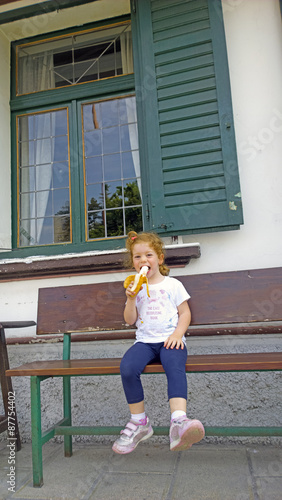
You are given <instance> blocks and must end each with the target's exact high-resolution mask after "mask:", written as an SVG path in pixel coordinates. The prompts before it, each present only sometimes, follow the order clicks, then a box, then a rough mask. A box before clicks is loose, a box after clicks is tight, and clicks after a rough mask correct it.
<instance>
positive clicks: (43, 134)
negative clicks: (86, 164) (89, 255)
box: [17, 109, 71, 247]
mask: <svg viewBox="0 0 282 500" xmlns="http://www.w3.org/2000/svg"><path fill="white" fill-rule="evenodd" d="M17 126H18V138H19V141H18V152H19V154H18V158H19V164H18V171H19V175H18V179H19V246H21V247H23V246H30V245H48V244H53V243H66V242H70V241H71V222H70V180H69V147H68V114H67V109H63V110H58V111H50V112H44V113H36V114H30V115H25V116H18V122H17Z"/></svg>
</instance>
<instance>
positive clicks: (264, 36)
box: [184, 0, 282, 273]
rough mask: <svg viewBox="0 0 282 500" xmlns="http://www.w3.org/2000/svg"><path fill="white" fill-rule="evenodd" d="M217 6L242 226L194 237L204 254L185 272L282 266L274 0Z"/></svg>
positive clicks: (279, 76)
mask: <svg viewBox="0 0 282 500" xmlns="http://www.w3.org/2000/svg"><path fill="white" fill-rule="evenodd" d="M222 4H223V13H224V23H225V32H226V41H227V50H228V59H229V70H230V79H231V90H232V100H233V112H234V120H235V132H236V140H237V149H238V162H239V171H240V182H241V193H242V202H243V211H244V225H243V226H241V229H240V230H239V231H232V232H230V231H227V232H221V233H211V234H203V235H197V241H199V242H200V244H201V252H202V257H201V258H200V259H199V260H196V261H193V262H192V263H191V264H190V265H189V273H204V272H211V271H214V272H215V271H227V270H239V269H254V268H264V267H266V268H268V267H276V266H281V264H282V210H281V201H282V162H281V159H282V94H281V88H282V25H281V14H280V7H279V0H267V1H265V0H223V1H222ZM194 238H195V237H194V236H189V237H186V238H184V241H185V242H191V241H193V239H194Z"/></svg>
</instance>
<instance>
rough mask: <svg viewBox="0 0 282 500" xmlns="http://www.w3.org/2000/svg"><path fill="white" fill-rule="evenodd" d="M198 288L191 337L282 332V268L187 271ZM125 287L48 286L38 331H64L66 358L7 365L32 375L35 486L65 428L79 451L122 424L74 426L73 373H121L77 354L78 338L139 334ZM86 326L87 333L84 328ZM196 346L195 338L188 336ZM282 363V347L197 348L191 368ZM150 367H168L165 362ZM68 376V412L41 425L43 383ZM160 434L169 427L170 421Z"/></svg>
mask: <svg viewBox="0 0 282 500" xmlns="http://www.w3.org/2000/svg"><path fill="white" fill-rule="evenodd" d="M178 279H179V280H180V281H182V282H183V284H184V286H185V287H186V288H187V290H188V291H189V293H190V294H191V297H192V298H191V300H190V306H191V310H192V325H191V327H189V331H188V337H189V336H207V335H217V336H222V335H235V336H236V335H238V334H240V335H242V334H248V335H256V334H269V333H271V334H281V333H282V307H281V303H282V285H281V284H282V268H279V269H269V270H256V271H239V272H230V273H216V274H207V275H196V276H182V277H179V278H178ZM124 304H125V294H124V290H123V286H122V283H121V282H114V283H103V284H87V285H74V286H60V287H56V288H42V289H40V290H39V298H38V322H37V334H38V335H42V336H47V335H50V334H63V337H64V339H63V359H62V360H61V361H60V360H50V361H35V362H32V363H27V364H24V365H22V366H20V367H18V368H12V369H10V370H7V372H6V373H7V375H8V376H30V377H31V421H32V422H31V423H32V459H33V481H34V486H41V485H42V484H43V471H42V445H43V444H44V443H46V442H47V441H48V440H49V439H51V438H52V437H54V436H55V435H64V446H65V455H66V456H71V454H72V435H79V434H84V435H86V434H91V435H98V434H118V433H119V432H120V430H121V427H85V426H84V427H83V426H82V427H78V426H72V416H71V387H70V377H71V376H74V375H81V376H83V375H115V374H119V365H120V359H118V358H106V359H70V353H71V336H72V340H73V341H76V340H78V339H81V340H84V341H85V340H96V341H98V340H107V341H109V340H112V339H133V338H134V331H132V328H131V329H130V328H129V327H128V325H126V324H125V323H124V319H123V309H124ZM79 332H82V334H81V335H77V334H78V333H79ZM188 350H189V338H188ZM276 370H282V353H281V352H262V353H243V354H209V355H189V356H188V359H187V364H186V371H187V372H190V373H191V372H246V371H276ZM144 373H151V374H155V373H163V367H162V365H161V364H159V363H152V364H150V365H148V366H147V367H146V369H145V370H144ZM49 377H62V378H63V408H64V415H63V418H62V420H61V421H60V422H58V423H57V424H55V425H54V426H52V427H51V428H50V429H48V430H46V431H45V432H42V430H41V399H40V383H41V382H42V381H43V380H45V379H47V378H49ZM205 429H206V435H207V436H211V435H216V436H234V435H236V436H250V435H252V436H282V426H281V427H270V428H269V427H268V428H266V427H209V426H207V427H206V428H205ZM154 431H155V434H157V435H163V434H168V427H161V428H156V427H154Z"/></svg>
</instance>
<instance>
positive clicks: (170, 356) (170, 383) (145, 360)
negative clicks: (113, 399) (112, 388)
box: [120, 342, 187, 404]
mask: <svg viewBox="0 0 282 500" xmlns="http://www.w3.org/2000/svg"><path fill="white" fill-rule="evenodd" d="M186 360H187V349H186V346H184V349H175V348H174V349H166V348H165V347H164V343H163V342H158V343H157V344H153V343H152V344H147V343H144V342H136V344H133V346H131V347H130V348H129V349H128V351H127V352H126V353H125V355H124V356H123V358H122V360H121V364H120V374H121V379H122V384H123V389H124V392H125V396H126V399H127V402H128V403H129V404H133V403H140V402H141V401H143V399H144V392H143V387H142V383H141V379H140V375H141V373H142V371H143V370H144V368H145V366H146V365H148V364H149V363H152V362H153V361H160V362H161V363H162V365H163V367H164V370H165V373H166V376H167V392H168V399H171V398H184V399H187V379H186V372H185V363H186Z"/></svg>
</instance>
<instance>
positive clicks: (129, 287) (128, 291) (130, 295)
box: [125, 281, 137, 300]
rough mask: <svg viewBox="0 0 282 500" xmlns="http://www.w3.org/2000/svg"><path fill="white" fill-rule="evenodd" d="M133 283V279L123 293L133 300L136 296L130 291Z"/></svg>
mask: <svg viewBox="0 0 282 500" xmlns="http://www.w3.org/2000/svg"><path fill="white" fill-rule="evenodd" d="M133 284H134V281H131V283H130V285H129V286H128V287H127V288H126V290H125V294H126V296H127V298H128V299H130V300H135V299H136V296H137V293H135V292H132V291H131V288H132V287H133Z"/></svg>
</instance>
